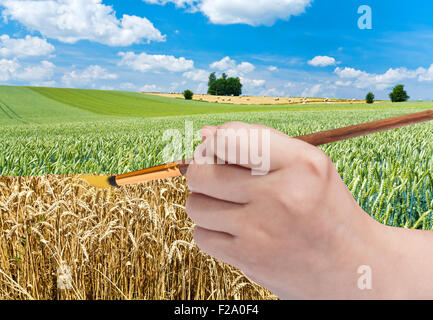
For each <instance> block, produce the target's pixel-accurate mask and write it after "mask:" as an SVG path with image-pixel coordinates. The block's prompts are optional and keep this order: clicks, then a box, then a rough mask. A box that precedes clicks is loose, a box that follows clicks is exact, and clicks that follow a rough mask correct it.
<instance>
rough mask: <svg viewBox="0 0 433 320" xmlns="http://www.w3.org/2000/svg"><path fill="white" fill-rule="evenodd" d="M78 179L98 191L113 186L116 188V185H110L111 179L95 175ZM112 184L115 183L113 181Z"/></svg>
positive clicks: (82, 176)
mask: <svg viewBox="0 0 433 320" xmlns="http://www.w3.org/2000/svg"><path fill="white" fill-rule="evenodd" d="M80 178H81V179H83V180H84V181H86V182H87V183H88V184H90V185H91V186H93V187H95V188H99V189H107V188H111V187H113V186H117V184H116V185H112V184H111V181H110V179H111V178H112V177H107V176H95V175H81V176H80ZM114 182H115V180H114Z"/></svg>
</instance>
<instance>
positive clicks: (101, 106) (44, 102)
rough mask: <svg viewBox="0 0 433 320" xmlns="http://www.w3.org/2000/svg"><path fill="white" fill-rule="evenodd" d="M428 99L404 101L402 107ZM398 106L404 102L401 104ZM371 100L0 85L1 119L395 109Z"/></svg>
mask: <svg viewBox="0 0 433 320" xmlns="http://www.w3.org/2000/svg"><path fill="white" fill-rule="evenodd" d="M428 105H429V104H426V103H424V104H422V103H419V102H414V103H406V104H405V105H404V108H406V109H408V108H423V107H424V108H426V107H427V106H428ZM399 107H402V106H401V105H400V106H399ZM395 108H396V106H395V105H392V104H389V103H385V104H375V105H374V106H371V105H358V104H356V105H352V104H339V105H332V104H331V105H330V104H323V105H310V106H308V105H307V106H305V105H295V106H293V105H232V104H217V103H207V102H200V101H185V100H181V99H172V98H164V97H157V96H150V95H144V94H140V93H134V92H125V91H100V90H80V89H58V88H35V87H11V86H0V124H2V125H10V124H48V123H59V122H76V121H95V120H103V119H125V118H155V117H169V116H186V115H202V114H221V113H251V112H269V111H332V110H358V109H363V110H377V109H391V110H392V109H395Z"/></svg>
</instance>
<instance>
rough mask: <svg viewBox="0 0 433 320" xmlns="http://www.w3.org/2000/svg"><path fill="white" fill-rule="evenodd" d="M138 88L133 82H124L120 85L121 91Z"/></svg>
mask: <svg viewBox="0 0 433 320" xmlns="http://www.w3.org/2000/svg"><path fill="white" fill-rule="evenodd" d="M136 88H137V87H136V86H135V84H133V83H132V82H123V83H121V84H120V85H119V89H122V90H135V89H136Z"/></svg>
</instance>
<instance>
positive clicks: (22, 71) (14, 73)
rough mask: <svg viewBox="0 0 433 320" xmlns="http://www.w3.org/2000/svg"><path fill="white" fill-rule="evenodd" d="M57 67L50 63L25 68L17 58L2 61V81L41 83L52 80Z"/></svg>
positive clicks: (0, 74)
mask: <svg viewBox="0 0 433 320" xmlns="http://www.w3.org/2000/svg"><path fill="white" fill-rule="evenodd" d="M54 69H55V65H54V64H53V63H51V62H49V61H41V62H40V63H39V64H32V65H26V66H23V65H21V63H20V62H19V61H18V60H17V59H16V58H15V59H12V60H8V59H1V60H0V81H9V80H18V81H30V82H32V81H33V82H34V81H41V80H47V79H50V78H51V77H52V76H53V74H54Z"/></svg>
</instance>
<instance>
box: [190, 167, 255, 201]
mask: <svg viewBox="0 0 433 320" xmlns="http://www.w3.org/2000/svg"><path fill="white" fill-rule="evenodd" d="M185 176H186V178H187V181H188V187H189V189H190V191H191V192H193V193H201V194H204V195H207V196H209V197H212V198H216V199H218V200H224V201H229V202H233V203H237V204H246V203H248V202H250V201H251V198H250V195H249V192H248V185H250V184H252V183H255V181H256V180H257V178H258V177H256V176H252V175H251V171H250V170H248V169H245V168H242V167H238V166H234V165H213V164H197V163H195V161H193V162H192V163H191V164H190V165H189V167H188V171H187V172H186V174H185Z"/></svg>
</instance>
